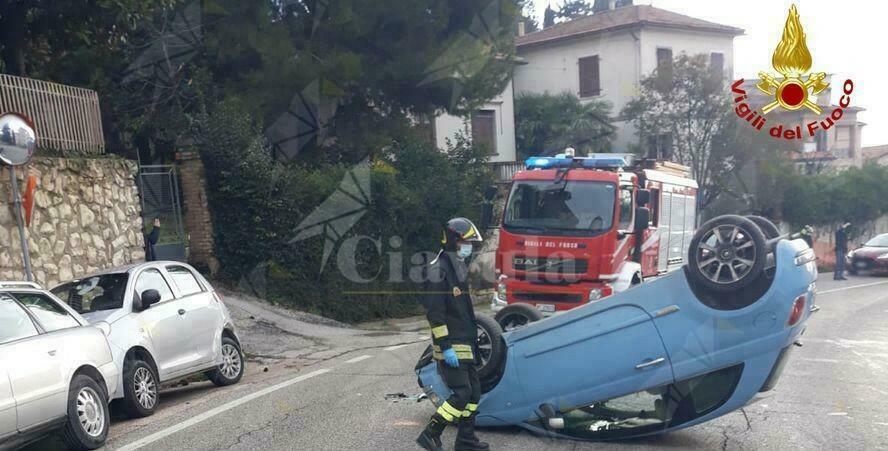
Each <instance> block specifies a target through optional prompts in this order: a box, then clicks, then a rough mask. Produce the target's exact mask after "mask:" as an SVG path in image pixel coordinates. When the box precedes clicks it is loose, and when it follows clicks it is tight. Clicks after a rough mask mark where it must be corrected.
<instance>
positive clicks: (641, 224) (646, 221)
mask: <svg viewBox="0 0 888 451" xmlns="http://www.w3.org/2000/svg"><path fill="white" fill-rule="evenodd" d="M650 223H651V209H650V208H647V207H637V208H636V209H635V231H636V232H641V231H642V230H647V229H648V227H650Z"/></svg>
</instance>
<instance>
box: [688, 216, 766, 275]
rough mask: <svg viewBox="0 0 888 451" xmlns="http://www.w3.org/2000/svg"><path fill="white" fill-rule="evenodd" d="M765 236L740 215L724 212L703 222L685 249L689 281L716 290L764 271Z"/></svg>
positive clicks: (753, 224)
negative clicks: (686, 249)
mask: <svg viewBox="0 0 888 451" xmlns="http://www.w3.org/2000/svg"><path fill="white" fill-rule="evenodd" d="M766 259H767V251H766V248H765V235H764V234H763V233H762V230H761V229H760V228H759V226H757V225H756V224H755V223H754V222H752V221H751V220H749V219H746V218H744V217H742V216H735V215H725V216H719V217H717V218H714V219H711V220H709V221H707V222H706V223H705V224H703V225H702V226H701V227H700V229H699V230H697V232H695V233H694V238H693V239H692V240H691V245H690V248H689V249H688V275H689V277H690V279H691V280H692V282H695V283H697V284H699V285H701V286H703V287H706V288H708V289H710V290H713V291H717V292H729V291H735V290H739V289H741V288H743V287H746V286H748V285H750V284H751V283H752V282H754V281H755V280H756V279H758V277H759V276H760V275H761V274H762V272H763V271H764V266H765V260H766Z"/></svg>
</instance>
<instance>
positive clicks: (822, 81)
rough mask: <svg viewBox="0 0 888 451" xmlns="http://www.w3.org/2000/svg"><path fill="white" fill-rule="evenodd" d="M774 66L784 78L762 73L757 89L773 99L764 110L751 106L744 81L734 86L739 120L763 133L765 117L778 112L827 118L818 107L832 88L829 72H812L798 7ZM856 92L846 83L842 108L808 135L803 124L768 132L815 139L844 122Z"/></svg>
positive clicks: (811, 125)
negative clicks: (823, 94) (803, 111)
mask: <svg viewBox="0 0 888 451" xmlns="http://www.w3.org/2000/svg"><path fill="white" fill-rule="evenodd" d="M771 64H772V65H773V66H774V70H776V71H777V72H778V73H779V74H780V75H779V76H775V75H774V74H771V73H768V72H759V78H760V79H761V80H760V81H759V82H758V83H756V85H755V87H756V88H758V90H759V91H761V92H763V93H765V94H766V95H767V96H768V98H769V99H773V100H772V101H771V102H770V103H768V104H766V105H764V106H763V107H761V110H756V109H754V108H753V107H751V106H750V105H749V96H748V95H747V93H746V91H745V90H744V89H743V82H744V80H743V79H742V78H741V79H739V80H737V81H735V82H734V83H733V84H732V85H731V92H732V93H733V94H734V96H735V97H734V104H735V107H734V112H735V113H737V116H738V117H740V118H741V119H743V120H745V121H746V122H748V123H749V125H750V126H752V128H754V129H755V130H756V131H761V130H762V129H763V128H764V126H765V124H766V123H767V122H768V120H767V119H766V118H765V116H766V115H767V114H768V113H770V112H772V111H774V110H775V109H777V108H782V109H784V110H786V111H796V110H799V109H802V108H805V109H806V110H807V111H810V112H811V113H813V114H815V115H818V116H820V115H821V114H823V110H822V108H820V106H819V105H817V103H816V98H817V97H816V96H817V95H818V94H820V93H821V92H823V91H824V90H825V89H826V88H828V87H829V83H827V81H826V73H825V72H810V71H811V65H812V60H811V52H810V51H809V50H808V44H807V43H806V42H805V32H804V31H803V30H802V22H801V20H800V19H799V12H798V10H797V9H796V7H795V5H793V6H792V7H791V8H790V9H789V16H788V17H787V18H786V25H785V26H784V28H783V37H782V38H781V39H780V43H779V44H778V45H777V49H776V50H774V56H773V57H772V58H771ZM852 91H854V82H853V81H851V80H845V83H844V84H843V85H842V93H843V95H842V97H841V99H840V100H839V106H838V107H837V108H835V109H834V110H832V111H831V112H830V113H829V114H828V115H825V116H822V117H821V118H820V119H818V120H814V121H811V122H807V123H805V130H804V131H803V130H802V125H801V124H798V125H795V126H792V125H785V124H780V123H778V124H776V125H773V126H771V127H770V128H769V129H768V134H770V135H771V136H772V137H774V138H784V139H788V140H793V139H799V140H801V139H803V137H804V136H805V135H807V136H811V137H813V136H814V135H815V134H816V132H817V130H823V131H824V132H826V131H827V130H829V129H830V128H832V126H833V125H835V124H836V122H838V121H839V119H841V118H842V115H843V114H844V110H845V108H848V106H849V105H850V104H851V92H852ZM812 99H813V100H812Z"/></svg>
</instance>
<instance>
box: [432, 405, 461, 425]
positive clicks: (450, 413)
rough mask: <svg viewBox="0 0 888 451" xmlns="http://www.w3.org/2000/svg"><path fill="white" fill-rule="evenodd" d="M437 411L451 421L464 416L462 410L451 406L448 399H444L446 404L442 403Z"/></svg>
mask: <svg viewBox="0 0 888 451" xmlns="http://www.w3.org/2000/svg"><path fill="white" fill-rule="evenodd" d="M437 412H438V414H439V415H441V416H442V417H444V419H445V420H447V421H450V422H453V421H454V419H456V418H459V417H461V416H462V412H460V411H459V410H457V409H456V408H455V407H453V406H451V405H450V403H448V402H447V401H444V404H441V407H438V411H437Z"/></svg>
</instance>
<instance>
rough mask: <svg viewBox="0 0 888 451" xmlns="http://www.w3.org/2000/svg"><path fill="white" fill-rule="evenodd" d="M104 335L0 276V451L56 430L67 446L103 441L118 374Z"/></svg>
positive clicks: (33, 289) (37, 292)
mask: <svg viewBox="0 0 888 451" xmlns="http://www.w3.org/2000/svg"><path fill="white" fill-rule="evenodd" d="M108 333H110V328H108V327H107V325H99V326H97V327H96V326H91V325H89V323H88V322H87V321H86V320H84V319H83V317H81V316H80V315H78V314H77V312H75V311H74V310H72V309H71V308H70V307H68V306H67V305H65V304H64V303H63V302H61V301H60V300H59V299H57V298H56V297H55V296H53V295H52V294H50V293H49V292H47V291H45V290H42V289H40V287H39V285H37V284H34V283H30V282H0V449H5V448H6V447H15V446H20V445H23V444H25V443H27V442H29V441H31V440H35V439H37V438H40V437H41V436H43V435H45V434H47V433H50V432H54V431H57V430H61V435H62V438H63V439H64V441H65V442H66V444H67V445H68V447H69V448H71V449H95V448H98V447H100V446H102V445H103V444H104V443H105V439H106V437H107V435H108V427H109V424H110V422H109V419H110V415H109V412H108V401H109V399H110V398H111V397H113V396H115V395H116V393H117V388H118V380H119V377H120V374H119V373H120V372H119V370H118V367H117V365H116V364H115V363H114V361H113V359H112V357H111V349H110V348H109V346H108V341H107V339H106V334H108Z"/></svg>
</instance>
